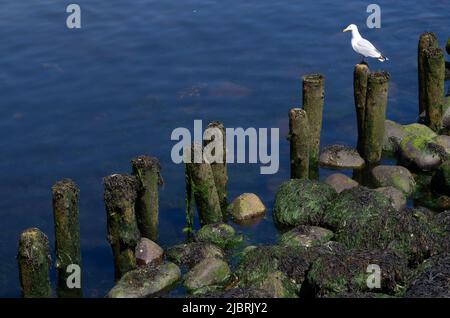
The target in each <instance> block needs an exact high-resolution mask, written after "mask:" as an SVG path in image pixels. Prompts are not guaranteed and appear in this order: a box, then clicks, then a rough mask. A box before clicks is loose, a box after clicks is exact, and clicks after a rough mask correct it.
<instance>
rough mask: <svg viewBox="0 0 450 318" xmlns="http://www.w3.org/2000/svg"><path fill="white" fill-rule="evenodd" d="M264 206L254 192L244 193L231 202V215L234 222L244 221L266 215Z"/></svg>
mask: <svg viewBox="0 0 450 318" xmlns="http://www.w3.org/2000/svg"><path fill="white" fill-rule="evenodd" d="M266 210H267V209H266V207H265V206H264V204H263V203H262V201H261V199H260V198H259V197H258V196H257V195H256V194H254V193H244V194H241V195H240V196H238V197H237V198H236V199H234V201H233V203H231V215H232V216H233V220H234V221H235V222H236V223H239V224H241V223H246V222H248V221H249V220H254V219H258V218H261V217H264V216H265V215H266Z"/></svg>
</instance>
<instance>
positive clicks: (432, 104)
mask: <svg viewBox="0 0 450 318" xmlns="http://www.w3.org/2000/svg"><path fill="white" fill-rule="evenodd" d="M424 67H425V97H424V102H425V113H426V117H425V118H426V123H427V125H428V127H430V128H431V129H433V130H434V131H436V132H439V130H440V129H441V128H442V115H443V114H442V113H443V104H444V93H445V91H444V80H445V60H444V51H443V50H442V49H440V48H434V47H433V48H428V49H426V50H425V61H424Z"/></svg>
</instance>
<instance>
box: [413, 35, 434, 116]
mask: <svg viewBox="0 0 450 318" xmlns="http://www.w3.org/2000/svg"><path fill="white" fill-rule="evenodd" d="M438 46H439V43H438V40H437V37H436V35H435V34H434V33H432V32H425V33H423V34H422V35H421V36H420V39H419V47H418V54H417V68H418V71H419V115H422V114H424V113H425V112H426V92H425V87H426V84H425V50H426V49H428V48H431V47H438Z"/></svg>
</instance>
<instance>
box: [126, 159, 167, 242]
mask: <svg viewBox="0 0 450 318" xmlns="http://www.w3.org/2000/svg"><path fill="white" fill-rule="evenodd" d="M131 165H132V169H133V174H134V176H135V177H136V180H137V181H138V192H137V198H136V206H135V209H136V219H137V224H138V227H139V231H140V233H141V235H142V236H143V237H146V238H148V239H150V240H152V241H157V240H158V215H159V206H158V188H159V187H160V186H161V185H162V183H163V181H162V177H161V165H160V163H159V160H158V159H157V158H154V157H150V156H138V157H136V158H134V159H133V160H131Z"/></svg>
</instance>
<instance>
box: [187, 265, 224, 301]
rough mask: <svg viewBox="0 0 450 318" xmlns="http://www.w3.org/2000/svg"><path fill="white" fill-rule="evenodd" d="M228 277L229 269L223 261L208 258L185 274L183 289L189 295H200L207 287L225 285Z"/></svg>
mask: <svg viewBox="0 0 450 318" xmlns="http://www.w3.org/2000/svg"><path fill="white" fill-rule="evenodd" d="M229 277H230V268H229V267H228V264H227V263H226V262H225V261H223V260H222V259H220V258H212V257H208V258H205V259H204V260H202V261H201V262H200V263H198V264H197V265H195V266H194V267H193V268H192V269H191V270H190V271H189V272H188V273H187V274H186V276H185V278H184V287H185V288H186V289H187V290H188V291H189V292H191V293H201V292H202V291H205V290H207V287H211V286H216V285H221V284H223V283H225V282H226V281H227V279H228V278H229Z"/></svg>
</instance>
